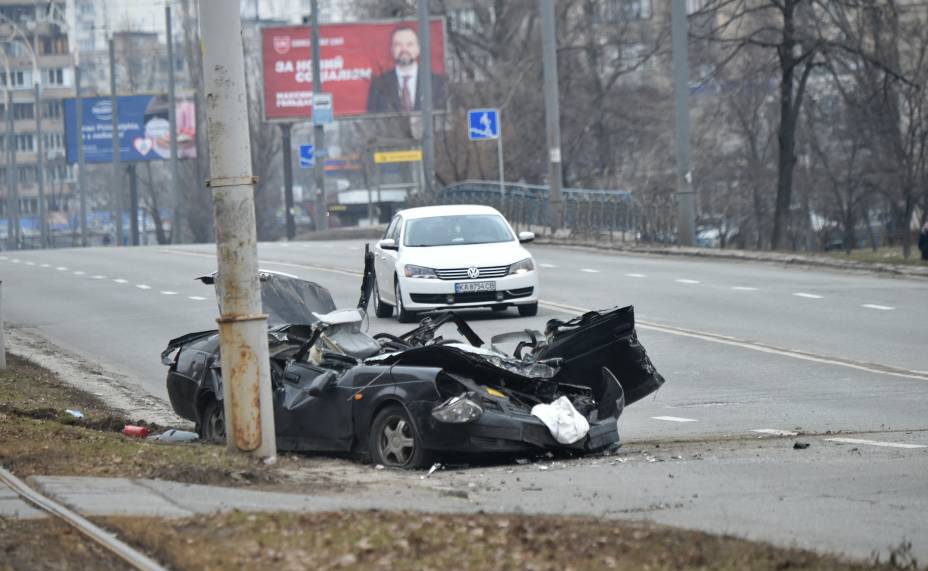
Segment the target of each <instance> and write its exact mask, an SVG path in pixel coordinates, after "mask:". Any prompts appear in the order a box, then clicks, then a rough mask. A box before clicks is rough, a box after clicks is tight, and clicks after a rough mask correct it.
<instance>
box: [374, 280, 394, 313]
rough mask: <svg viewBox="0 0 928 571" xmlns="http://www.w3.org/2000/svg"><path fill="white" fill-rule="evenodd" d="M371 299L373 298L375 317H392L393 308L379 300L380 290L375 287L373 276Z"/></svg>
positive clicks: (375, 281) (375, 282)
mask: <svg viewBox="0 0 928 571" xmlns="http://www.w3.org/2000/svg"><path fill="white" fill-rule="evenodd" d="M371 297H373V298H374V315H376V316H377V317H390V316H392V315H393V306H392V305H390V304H389V303H384V302H383V300H381V299H380V288H379V287H377V276H376V275H375V276H374V287H373V291H372V292H371Z"/></svg>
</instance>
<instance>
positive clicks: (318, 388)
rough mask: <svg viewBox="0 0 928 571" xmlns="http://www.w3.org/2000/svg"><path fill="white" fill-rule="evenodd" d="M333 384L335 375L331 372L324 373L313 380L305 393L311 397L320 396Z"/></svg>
mask: <svg viewBox="0 0 928 571" xmlns="http://www.w3.org/2000/svg"><path fill="white" fill-rule="evenodd" d="M334 384H335V373H333V372H332V371H326V372H324V373H322V374H321V375H319V376H318V377H316V378H315V379H313V382H311V383H310V384H309V389H307V391H306V392H308V393H309V396H311V397H318V396H322V393H324V392H325V391H326V390H327V389H329V388H330V387H331V386H332V385H334Z"/></svg>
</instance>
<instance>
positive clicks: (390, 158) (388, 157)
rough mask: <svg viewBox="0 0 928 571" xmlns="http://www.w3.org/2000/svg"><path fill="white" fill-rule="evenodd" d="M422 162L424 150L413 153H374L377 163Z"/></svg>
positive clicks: (415, 150)
mask: <svg viewBox="0 0 928 571" xmlns="http://www.w3.org/2000/svg"><path fill="white" fill-rule="evenodd" d="M421 160H422V150H421V149H414V150H411V151H382V152H379V153H374V162H375V163H412V162H415V161H421Z"/></svg>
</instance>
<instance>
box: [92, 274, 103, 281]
mask: <svg viewBox="0 0 928 571" xmlns="http://www.w3.org/2000/svg"><path fill="white" fill-rule="evenodd" d="M90 278H91V279H94V280H105V279H106V276H101V275H99V274H97V275H95V276H90Z"/></svg>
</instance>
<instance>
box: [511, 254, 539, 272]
mask: <svg viewBox="0 0 928 571" xmlns="http://www.w3.org/2000/svg"><path fill="white" fill-rule="evenodd" d="M534 269H535V262H533V261H532V259H531V258H525V259H524V260H522V261H520V262H516V263H514V264H512V265H511V266H509V274H510V275H512V274H524V273H526V272H531V271H533V270H534Z"/></svg>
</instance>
